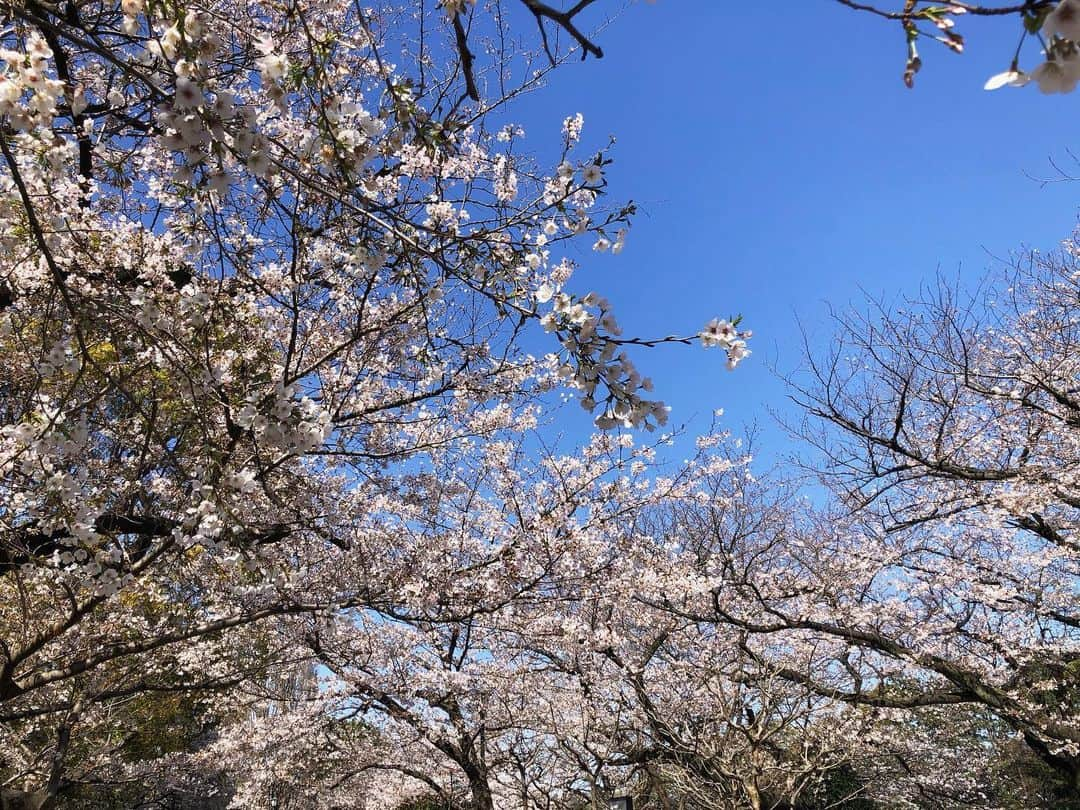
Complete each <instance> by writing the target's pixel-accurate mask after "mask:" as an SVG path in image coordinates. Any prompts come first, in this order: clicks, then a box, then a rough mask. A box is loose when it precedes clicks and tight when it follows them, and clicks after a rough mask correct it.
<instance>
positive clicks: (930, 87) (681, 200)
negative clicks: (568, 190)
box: [511, 0, 1080, 454]
mask: <svg viewBox="0 0 1080 810" xmlns="http://www.w3.org/2000/svg"><path fill="white" fill-rule="evenodd" d="M600 5H602V6H603V5H608V6H611V5H614V4H613V3H602V4H600ZM961 23H962V25H961V26H960V28H959V30H960V31H961V32H962V33H964V34H965V35H966V36H967V38H968V49H967V52H966V53H965V54H964V55H962V56H957V55H954V54H951V53H949V52H948V51H946V50H945V49H944V48H942V47H939V46H937V45H936V43H932V42H926V43H924V44H923V46H922V48H921V50H922V53H923V58H924V63H925V64H924V68H923V71H922V73H921V74H920V75H919V77H918V81H917V84H916V88H915V89H914V90H907V89H906V88H905V87H904V86H903V84H902V83H901V81H900V75H901V73H902V71H903V63H904V43H903V39H902V36H901V34H900V32H899V30H898V26H897V25H896V24H893V23H885V22H883V21H879V20H877V19H874V18H872V17H870V16H867V15H864V14H857V13H855V12H853V11H850V10H848V9H845V8H842V7H841V6H839V5H838V4H837V3H835V2H833V0H776V2H770V3H759V2H748V3H736V2H727V1H726V0H724V1H723V2H721V0H678V1H676V0H660V2H658V3H657V4H655V5H646V4H644V3H637V4H634V5H632V6H631V7H630V8H628V9H627V10H626V12H625V13H623V14H622V15H621V16H620V17H618V19H616V21H615V22H614V24H613V25H612V26H610V27H609V28H607V29H606V30H604V31H602V32H601V33H600V34H599V35H598V41H599V42H600V44H601V45H602V46H603V48H604V51H605V57H604V59H602V60H600V61H595V60H592V59H590V60H589V61H588V62H585V63H580V62H575V63H572V64H570V65H567V66H566V67H565V68H563V69H561V70H560V71H557V72H556V74H555V75H554V76H553V78H552V80H551V82H550V83H549V85H548V87H546V88H545V89H543V90H542V91H540V92H538V93H536V94H535V95H533V96H532V97H530V98H529V99H528V100H527V101H525V102H524V103H522V104H521V105H520V106H519V107H518V108H516V109H515V110H514V111H513V115H512V116H511V117H513V118H514V119H515V120H518V121H521V122H522V123H524V124H525V126H526V130H527V132H528V140H529V142H531V144H532V147H533V148H540V147H541V146H542V144H543V142H544V141H545V140H547V139H550V138H555V137H557V132H558V126H559V123H560V122H561V119H562V117H563V116H565V115H567V114H570V113H573V112H578V111H580V112H582V113H583V114H584V116H585V132H584V138H583V143H584V144H586V145H588V144H594V145H602V144H603V143H604V142H605V141H606V138H607V136H608V135H609V134H611V135H614V136H615V137H616V138H617V145H616V149H615V152H614V157H615V159H616V162H615V164H614V165H613V166H612V167H610V169H609V170H608V172H607V177H608V179H609V181H610V191H611V193H612V195H613V197H614V198H616V199H626V198H632V199H634V200H635V201H637V202H639V204H640V205H641V210H642V212H641V214H640V215H639V217H638V219H637V221H636V224H635V227H634V229H633V231H632V232H631V236H630V239H629V240H628V242H627V248H626V250H625V251H624V253H623V254H622V255H621V256H618V257H613V256H610V255H603V256H598V255H596V254H591V253H583V254H581V255H580V256H579V257H578V258H579V259H580V260H581V262H582V267H581V269H580V270H579V271H578V274H577V275H576V276H575V280H574V284H575V285H576V287H575V288H576V289H577V290H578V291H581V292H584V291H585V290H586V289H589V288H596V289H599V290H602V291H603V292H604V293H605V294H606V295H608V297H609V298H611V299H612V301H613V302H614V303H615V305H616V311H617V312H618V313H619V315H620V322H621V323H622V325H623V327H624V329H625V330H626V332H627V333H628V334H637V335H642V336H656V335H661V334H666V333H669V332H683V333H686V332H692V331H696V330H697V329H700V328H701V326H702V325H703V324H704V323H705V322H706V321H707V320H708V319H709V318H712V317H714V316H716V315H727V314H728V313H730V312H735V311H737V312H741V313H743V315H744V316H745V318H746V322H745V325H746V326H747V327H748V328H752V329H753V330H754V332H755V337H754V339H753V341H752V347H753V349H754V355H753V356H752V357H751V358H750V359H749V360H748V361H747V362H746V363H745V364H744V365H743V366H741V367H740V368H739V369H738V371H736V372H735V373H728V372H727V371H726V370H725V369H724V366H723V359H724V358H723V355H722V354H720V353H718V352H717V351H716V350H713V351H703V350H700V349H698V348H694V349H684V348H667V349H661V350H655V351H653V352H651V353H650V352H643V353H639V354H638V355H637V358H638V360H639V367H640V368H642V370H643V371H644V372H645V373H648V374H650V375H651V376H653V378H654V379H655V380H656V383H657V392H658V393H659V394H660V395H661V396H662V398H663V399H665V400H666V401H667V402H668V403H669V404H670V405H671V406H672V407H673V421H674V422H675V423H680V422H684V421H686V420H688V419H691V418H694V417H696V420H695V423H694V424H695V425H696V426H698V427H699V428H700V427H704V426H705V425H707V422H708V417H709V414H710V413H711V411H712V410H713V409H714V408H716V407H723V408H725V410H726V412H727V418H726V422H727V424H728V425H730V426H731V427H733V428H738V426H739V425H740V424H742V423H744V422H750V421H753V420H760V421H761V422H763V423H764V422H768V421H769V420H768V415H767V408H768V407H773V408H779V409H784V408H786V407H787V405H786V402H785V400H784V386H783V385H782V383H780V381H779V380H777V379H776V378H775V377H774V375H773V374H772V372H771V371H770V369H769V367H770V366H771V365H775V366H777V367H778V368H779V369H781V370H786V371H787V370H792V369H794V368H796V367H797V366H798V365H799V362H800V356H801V352H800V338H799V329H798V326H797V322H796V319H797V318H798V319H801V320H802V322H803V324H804V326H805V327H807V328H808V330H809V331H810V332H811V334H812V337H813V339H814V341H815V342H816V343H817V344H818V345H821V344H822V343H823V342H824V341H826V340H828V337H829V328H828V325H827V321H826V317H825V313H826V307H825V302H829V303H831V304H833V305H837V306H843V305H846V304H848V303H852V302H856V301H858V300H859V298H860V291H859V290H860V288H862V289H865V290H866V291H868V292H869V293H871V294H874V295H879V294H886V295H889V296H893V295H896V294H898V293H900V292H903V291H910V292H914V291H916V290H917V289H918V287H919V285H920V283H921V282H924V281H929V280H932V278H933V276H934V274H935V273H936V271H937V270H938V269H939V268H940V269H941V270H942V271H945V272H947V273H950V274H955V273H959V275H960V277H961V278H964V279H967V280H970V281H971V282H975V281H976V280H977V279H978V278H979V276H980V275H981V274H982V273H984V272H985V271H986V270H987V269H988V268H989V267H991V266H992V265H993V262H994V260H993V259H992V255H997V256H1008V255H1009V254H1010V253H1011V252H1014V251H1017V250H1021V249H1024V248H1025V246H1030V247H1039V248H1042V249H1047V248H1053V247H1054V246H1055V245H1056V244H1057V243H1058V242H1059V241H1060V240H1061V239H1062V238H1064V237H1065V236H1067V235H1069V234H1070V233H1071V232H1072V230H1073V228H1074V226H1075V224H1076V206H1075V202H1074V201H1075V199H1076V195H1077V193H1078V192H1080V185H1077V184H1074V183H1057V184H1052V185H1048V186H1043V185H1041V184H1040V183H1039V182H1037V181H1036V180H1034V179H1032V178H1033V177H1040V178H1044V177H1050V176H1053V170H1052V168H1051V166H1050V163H1049V160H1050V159H1054V160H1057V161H1059V162H1060V164H1061V165H1063V166H1065V167H1068V168H1073V169H1075V170H1076V173H1077V174H1080V166H1078V165H1077V164H1075V163H1074V162H1073V160H1072V158H1071V157H1070V156H1069V154H1068V151H1067V150H1068V149H1069V148H1071V147H1072V146H1073V137H1074V136H1073V133H1072V126H1073V125H1075V123H1076V122H1077V114H1076V113H1077V110H1078V105H1080V97H1076V96H1042V95H1040V94H1039V92H1038V91H1037V90H1036V89H1035V88H1034V87H1028V88H1024V89H1012V88H1005V89H1002V90H999V91H996V92H994V93H988V92H985V91H983V90H982V84H983V82H984V81H985V80H986V78H988V77H989V76H990V75H992V74H994V73H997V72H999V71H1001V70H1003V69H1005V67H1006V66H1007V65H1008V62H1009V60H1010V58H1011V55H1012V51H1013V49H1014V48H1015V45H1016V37H1017V36H1018V32H1019V21H1018V20H1012V19H1011V18H1010V19H1008V20H1005V21H1001V20H996V21H994V20H991V21H984V20H973V19H970V18H961ZM1029 44H1030V43H1029ZM1026 53H1027V59H1026V61H1025V63H1026V64H1027V66H1028V67H1029V69H1030V68H1031V67H1034V65H1035V64H1036V63H1037V60H1038V50H1037V48H1036V47H1031V48H1029V49H1028V50H1027V51H1026ZM583 415H584V414H583V413H582V412H581V411H576V410H575V411H574V416H575V417H578V416H583ZM762 449H764V450H765V452H766V454H771V453H772V452H776V451H780V450H783V449H784V447H783V443H782V442H781V441H780V440H778V438H777V434H776V432H775V431H771V430H770V431H766V434H765V447H764V448H762Z"/></svg>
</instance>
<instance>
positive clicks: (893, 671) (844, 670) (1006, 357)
mask: <svg viewBox="0 0 1080 810" xmlns="http://www.w3.org/2000/svg"><path fill="white" fill-rule="evenodd" d="M1075 250H1076V248H1075V243H1074V242H1071V241H1070V242H1068V243H1066V246H1065V249H1064V250H1063V251H1062V252H1060V253H1056V254H1052V255H1046V256H1042V255H1038V254H1036V255H1034V256H1031V257H1029V258H1028V259H1026V260H1025V261H1024V262H1022V263H1021V264H1020V265H1019V266H1018V267H1017V268H1016V269H1015V270H1014V271H1013V272H1012V273H1010V274H1006V275H1004V276H1003V277H1001V278H998V279H995V280H993V281H992V282H991V283H988V284H987V286H986V287H985V288H984V289H983V290H982V291H981V293H980V295H979V296H973V297H965V296H964V294H963V293H962V292H960V291H959V290H957V289H956V288H955V287H953V286H952V285H951V284H949V283H945V282H942V283H941V284H940V285H939V286H938V287H937V288H933V289H931V290H928V291H927V293H926V295H925V296H923V297H922V298H920V299H918V300H915V301H909V302H906V303H905V304H904V305H903V308H902V309H900V308H894V307H893V306H886V305H881V306H880V307H879V308H878V309H876V310H872V311H870V312H868V313H866V314H864V315H841V316H839V318H838V324H839V334H838V335H837V339H836V342H835V344H834V348H833V350H832V351H831V352H830V353H829V354H828V355H827V356H826V357H825V358H824V359H815V360H813V361H812V362H811V364H810V366H809V381H808V382H806V383H804V384H802V385H801V387H799V388H798V389H797V390H798V392H799V393H798V397H799V398H800V400H801V402H802V404H803V406H804V407H805V409H806V412H807V414H808V417H809V421H808V422H807V423H806V425H805V426H803V429H802V434H803V435H804V436H805V437H807V438H808V439H809V440H810V441H812V442H813V443H814V444H816V445H817V446H818V447H819V448H820V449H821V451H822V456H820V457H818V458H817V459H816V460H815V461H813V462H812V463H811V465H810V467H811V469H812V470H813V471H815V472H816V473H817V474H818V476H819V478H820V480H821V482H822V483H823V484H824V485H826V486H827V487H828V488H829V490H831V492H832V493H833V494H834V500H833V502H832V503H831V504H830V505H827V506H825V507H824V508H822V507H818V508H811V507H810V506H809V504H807V505H805V508H804V509H802V510H799V509H788V510H787V514H786V515H785V514H783V513H780V514H778V515H777V516H776V518H775V519H773V520H771V521H770V522H769V524H768V525H762V526H761V527H760V528H759V529H758V530H757V531H755V532H754V533H752V534H751V535H749V536H748V537H747V538H746V540H745V541H744V542H742V543H740V544H734V545H731V544H726V541H727V538H728V536H729V533H728V532H727V531H726V530H725V529H724V527H723V524H722V523H721V522H720V521H719V520H718V519H717V517H716V514H715V510H714V509H705V510H699V511H690V512H686V513H685V514H683V515H682V516H681V517H680V518H679V520H680V521H681V523H679V524H677V526H678V531H677V533H676V534H677V536H683V537H693V538H695V541H694V542H695V543H698V544H700V545H701V547H702V548H703V550H702V551H698V550H696V549H694V553H693V554H688V556H687V558H686V560H685V562H684V563H683V566H682V571H678V570H677V569H675V568H670V569H669V574H668V575H669V577H670V578H669V579H668V580H667V581H666V582H665V583H664V584H663V585H662V587H660V588H659V589H657V590H656V591H655V592H654V593H653V595H652V596H650V597H648V598H649V600H650V601H652V602H653V603H654V604H657V605H660V606H663V607H666V608H667V609H668V610H669V611H670V612H672V613H673V614H674V615H676V616H681V617H685V618H690V619H694V620H699V621H706V620H709V619H710V618H711V620H712V621H714V622H716V623H717V624H718V625H720V626H725V627H726V626H730V627H734V628H737V629H740V630H742V631H743V632H744V633H745V641H743V642H742V644H743V646H744V648H745V650H746V653H747V655H749V656H750V657H751V658H752V660H753V661H754V662H755V664H756V665H757V666H759V667H760V668H761V672H762V674H763V675H764V674H767V675H770V676H772V675H775V676H779V677H782V678H786V679H787V680H788V681H790V682H791V683H793V684H799V685H801V686H803V687H804V688H805V689H806V690H807V691H808V692H809V693H811V694H815V695H819V696H821V697H822V698H827V699H829V700H830V701H835V702H839V703H846V704H849V705H851V706H852V707H855V708H859V709H866V710H871V711H873V712H875V713H876V714H877V716H879V717H880V718H881V724H880V725H878V726H877V732H878V737H879V738H880V739H881V740H882V743H883V744H884V745H885V746H886V747H885V748H884V749H880V750H883V751H886V752H888V751H889V750H890V749H892V751H893V753H892V755H893V756H895V755H900V756H903V751H902V748H903V745H908V744H915V743H917V741H918V740H919V738H920V737H921V735H922V732H918V730H917V729H918V728H919V727H920V726H919V722H917V721H916V718H917V717H918V716H920V715H922V716H926V713H927V712H928V711H936V712H938V715H939V718H940V719H939V720H937V721H936V722H937V723H938V724H941V723H957V724H958V725H959V724H960V723H967V722H969V719H970V718H971V717H973V716H974V715H973V714H972V713H979V712H986V713H989V715H990V716H992V717H993V718H994V719H995V722H997V723H1000V724H1001V726H1002V727H1003V728H1004V729H1006V730H1007V731H1006V732H1005V736H1006V737H1007V736H1008V734H1012V735H1013V736H1014V737H1015V738H1017V739H1019V740H1022V741H1023V742H1024V744H1026V745H1027V746H1028V747H1029V748H1030V750H1031V751H1032V752H1034V754H1035V755H1037V756H1038V757H1039V758H1040V759H1041V760H1042V762H1043V763H1044V764H1045V765H1046V766H1048V767H1049V768H1052V769H1053V770H1054V771H1055V772H1056V773H1057V774H1058V779H1059V781H1060V783H1061V784H1062V785H1063V786H1064V789H1065V791H1066V793H1065V795H1069V796H1075V795H1076V794H1077V791H1078V789H1080V783H1078V781H1077V780H1078V778H1080V759H1078V753H1080V748H1078V745H1080V736H1078V735H1080V726H1078V723H1080V709H1078V706H1077V702H1076V696H1077V691H1076V689H1077V644H1078V642H1080V639H1078V636H1077V616H1076V612H1075V605H1076V589H1077V584H1078V580H1077V577H1078V574H1080V570H1078V567H1077V566H1078V556H1077V547H1076V543H1075V542H1074V541H1073V537H1074V535H1075V532H1076V520H1077V504H1078V501H1077V494H1076V491H1075V467H1076V464H1077V459H1078V454H1077V448H1076V430H1075V428H1076V425H1077V424H1078V422H1077V408H1078V402H1077V397H1076V394H1077V382H1076V381H1077V379H1078V375H1080V369H1078V368H1077V366H1076V363H1077V358H1078V357H1080V354H1078V353H1077V350H1076V341H1077V332H1076V330H1077V315H1076V311H1077V296H1078V289H1077V277H1078V275H1077V270H1076V262H1075ZM756 677H761V676H760V675H759V676H756ZM950 707H952V709H951V711H952V714H950ZM965 712H966V713H967V714H966V717H967V718H968V719H964V718H965ZM948 717H952V718H953V719H952V720H946V719H944V718H948ZM923 728H925V726H923ZM961 736H963V735H961ZM978 736H979V735H974V734H973V735H972V736H969V737H967V739H968V740H969V741H970V740H971V739H972V738H973V737H975V738H977V737H978ZM864 739H866V740H872V739H874V737H873V736H867V737H866V738H864ZM936 739H937V740H938V741H939V742H940V737H937V738H936ZM999 739H1000V737H999ZM978 747H979V746H978V745H976V748H978ZM949 750H950V749H949V747H948V745H944V746H942V748H941V752H940V753H941V759H940V762H941V763H942V766H943V767H941V768H940V769H937V772H936V773H933V774H929V775H928V778H929V779H930V780H932V781H936V782H937V784H938V785H941V784H942V783H946V782H948V783H950V784H951V787H952V788H953V789H954V790H955V795H954V796H953V800H957V799H958V798H959V797H960V796H961V795H963V796H966V798H965V800H966V801H976V802H989V801H990V800H989V799H988V798H987V796H986V795H982V796H981V797H980V795H979V784H978V779H976V778H975V776H972V780H973V781H972V783H971V784H972V788H971V790H967V789H964V788H962V785H960V783H961V782H962V779H963V778H965V777H964V776H963V772H962V771H961V770H959V769H957V768H956V765H955V763H956V762H958V761H961V760H963V761H967V762H969V763H970V764H972V766H973V767H976V762H977V760H976V758H974V757H963V756H955V757H954V758H953V759H952V761H951V763H950V758H949V756H947V754H948V752H949ZM980 750H982V751H983V753H984V754H988V753H989V749H987V748H986V747H985V746H983V747H982V748H981V749H980ZM908 756H910V757H911V758H912V759H914V760H918V759H919V756H918V755H913V754H912V753H911V752H909V754H908ZM978 767H982V766H978ZM931 770H934V769H931ZM980 778H981V777H980ZM942 795H944V794H942Z"/></svg>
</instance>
